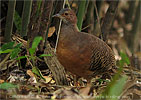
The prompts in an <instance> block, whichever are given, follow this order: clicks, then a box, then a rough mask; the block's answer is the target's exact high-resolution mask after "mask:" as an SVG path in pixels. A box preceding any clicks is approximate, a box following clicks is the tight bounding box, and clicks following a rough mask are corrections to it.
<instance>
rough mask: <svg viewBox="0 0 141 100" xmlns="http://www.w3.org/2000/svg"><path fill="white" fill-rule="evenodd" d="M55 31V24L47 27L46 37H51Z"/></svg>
mask: <svg viewBox="0 0 141 100" xmlns="http://www.w3.org/2000/svg"><path fill="white" fill-rule="evenodd" d="M54 32H55V26H53V27H50V28H49V32H48V37H51V36H52V35H53V33H54Z"/></svg>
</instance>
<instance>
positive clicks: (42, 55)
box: [39, 54, 52, 57]
mask: <svg viewBox="0 0 141 100" xmlns="http://www.w3.org/2000/svg"><path fill="white" fill-rule="evenodd" d="M45 56H52V55H51V54H41V55H40V56H39V57H45Z"/></svg>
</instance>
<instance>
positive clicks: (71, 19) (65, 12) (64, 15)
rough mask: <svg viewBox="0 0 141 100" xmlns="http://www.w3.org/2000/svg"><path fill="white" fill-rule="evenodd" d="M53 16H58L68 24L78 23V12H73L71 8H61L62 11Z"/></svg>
mask: <svg viewBox="0 0 141 100" xmlns="http://www.w3.org/2000/svg"><path fill="white" fill-rule="evenodd" d="M53 17H58V18H60V19H62V20H63V22H64V23H68V24H76V23H77V17H76V14H75V13H74V12H73V10H71V9H69V8H64V9H61V10H60V12H59V13H58V14H56V15H54V16H53Z"/></svg>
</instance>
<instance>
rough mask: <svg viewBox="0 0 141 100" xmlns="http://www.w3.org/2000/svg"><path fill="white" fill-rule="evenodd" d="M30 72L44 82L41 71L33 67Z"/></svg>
mask: <svg viewBox="0 0 141 100" xmlns="http://www.w3.org/2000/svg"><path fill="white" fill-rule="evenodd" d="M32 72H33V73H35V74H36V75H37V76H39V77H40V78H42V79H43V80H45V78H44V77H43V75H42V73H41V71H40V70H39V69H38V68H37V67H33V68H32Z"/></svg>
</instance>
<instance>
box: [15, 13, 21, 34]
mask: <svg viewBox="0 0 141 100" xmlns="http://www.w3.org/2000/svg"><path fill="white" fill-rule="evenodd" d="M14 23H15V26H16V28H17V30H18V31H19V32H21V17H20V16H19V14H18V13H17V11H15V14H14Z"/></svg>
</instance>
